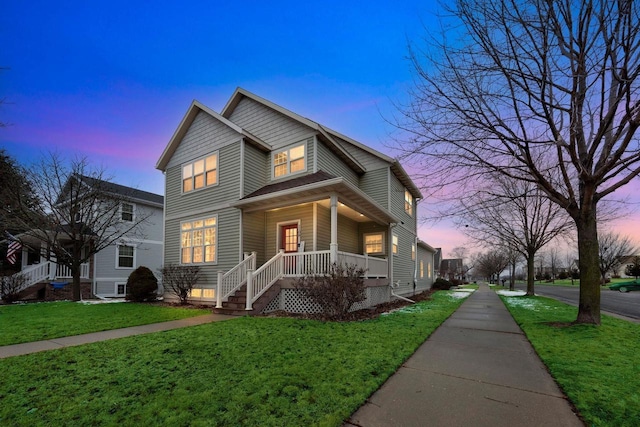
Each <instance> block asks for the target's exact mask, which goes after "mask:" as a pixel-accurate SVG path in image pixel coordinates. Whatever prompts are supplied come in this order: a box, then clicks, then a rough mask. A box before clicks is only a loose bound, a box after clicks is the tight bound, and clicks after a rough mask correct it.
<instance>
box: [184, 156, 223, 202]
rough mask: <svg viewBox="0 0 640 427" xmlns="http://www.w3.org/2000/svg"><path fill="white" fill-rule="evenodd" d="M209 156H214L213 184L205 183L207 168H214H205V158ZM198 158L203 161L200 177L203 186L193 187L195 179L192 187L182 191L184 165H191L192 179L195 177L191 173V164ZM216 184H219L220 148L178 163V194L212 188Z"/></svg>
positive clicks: (197, 160)
mask: <svg viewBox="0 0 640 427" xmlns="http://www.w3.org/2000/svg"><path fill="white" fill-rule="evenodd" d="M211 156H216V167H215V171H216V182H215V184H210V185H207V171H208V170H214V169H206V159H207V157H211ZM200 160H202V161H203V162H204V163H203V167H204V170H203V171H202V179H203V183H202V184H203V186H202V187H200V188H195V181H192V184H193V188H192V189H191V190H189V191H184V168H185V166H191V169H192V175H191V179H192V180H194V179H195V174H194V173H193V166H194V164H195V163H196V162H199V161H200ZM218 185H220V150H215V151H211V152H209V153H207V154H205V155H204V156H199V157H197V158H195V159H192V160H189V161H187V162H184V163H182V164H181V165H180V194H181V195H185V194H192V193H195V192H197V191H201V190H204V189H207V188H212V187H217V186H218Z"/></svg>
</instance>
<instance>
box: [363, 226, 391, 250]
mask: <svg viewBox="0 0 640 427" xmlns="http://www.w3.org/2000/svg"><path fill="white" fill-rule="evenodd" d="M385 234H386V233H385V232H384V231H371V232H368V233H362V253H363V254H366V255H385V254H386V252H385V240H386V239H385ZM367 236H381V237H382V251H381V252H367Z"/></svg>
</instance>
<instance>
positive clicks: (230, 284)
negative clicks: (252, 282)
mask: <svg viewBox="0 0 640 427" xmlns="http://www.w3.org/2000/svg"><path fill="white" fill-rule="evenodd" d="M255 268H256V253H255V252H252V253H251V255H249V256H248V257H246V258H245V259H243V260H242V261H241V262H240V263H239V264H238V265H236V266H235V267H233V268H232V269H231V270H229V271H227V272H226V273H223V272H222V271H219V272H218V284H217V289H216V307H217V308H221V307H222V301H227V300H228V299H229V296H230V295H231V294H233V293H234V292H235V291H237V290H238V289H240V288H241V287H242V285H244V284H245V283H246V281H247V272H248V271H249V270H255Z"/></svg>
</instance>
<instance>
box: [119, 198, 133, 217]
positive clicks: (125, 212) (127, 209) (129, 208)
mask: <svg viewBox="0 0 640 427" xmlns="http://www.w3.org/2000/svg"><path fill="white" fill-rule="evenodd" d="M120 219H122V220H123V221H126V222H133V204H131V203H124V202H123V203H122V204H120Z"/></svg>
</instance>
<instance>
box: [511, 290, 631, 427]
mask: <svg viewBox="0 0 640 427" xmlns="http://www.w3.org/2000/svg"><path fill="white" fill-rule="evenodd" d="M501 298H502V299H503V301H505V303H506V305H507V307H508V308H509V311H510V312H511V314H512V315H513V317H514V318H515V319H516V322H518V324H519V325H520V327H521V328H522V330H523V331H524V332H525V334H526V335H527V338H529V340H530V341H531V344H532V345H533V347H535V349H536V351H537V353H538V355H539V356H540V358H541V359H542V361H543V362H544V364H545V365H547V367H548V368H549V371H550V372H551V374H552V375H553V377H554V378H555V379H556V381H557V382H558V384H559V385H560V386H561V387H562V389H563V390H564V392H565V394H566V395H567V396H568V397H569V398H570V399H571V401H572V402H573V403H574V405H575V406H576V407H577V408H578V410H579V411H580V414H581V415H582V416H583V417H584V419H585V421H586V422H587V425H590V426H638V425H640V363H639V360H638V355H639V354H640V340H638V337H640V324H636V323H632V322H627V321H624V320H619V319H615V318H612V317H609V316H602V325H601V326H589V325H569V326H567V325H565V326H564V327H558V326H557V325H556V326H553V325H550V324H549V322H560V323H565V322H566V323H569V322H573V321H574V320H575V319H576V315H577V308H576V307H572V306H569V305H567V304H563V303H561V302H558V301H556V300H552V299H548V298H543V297H504V296H502V297H501Z"/></svg>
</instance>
